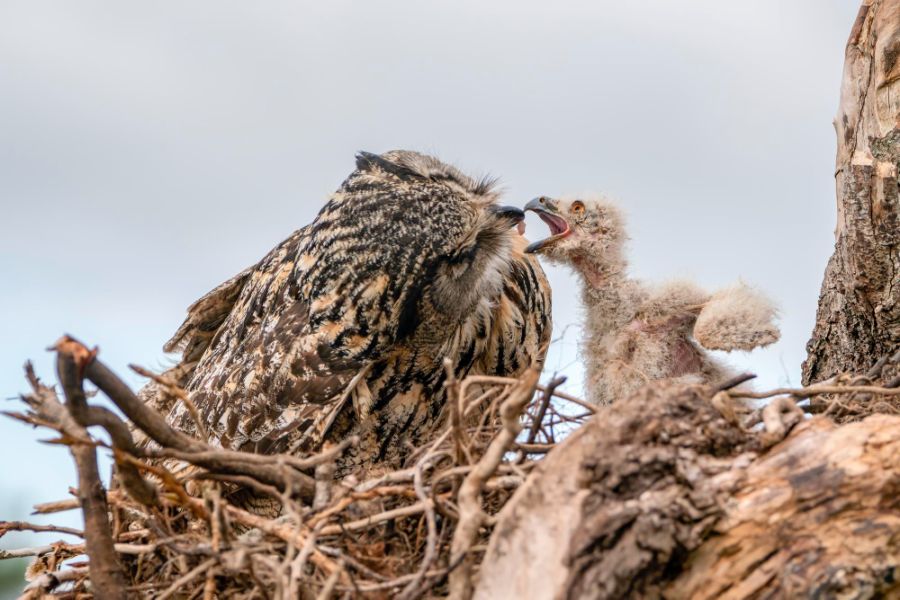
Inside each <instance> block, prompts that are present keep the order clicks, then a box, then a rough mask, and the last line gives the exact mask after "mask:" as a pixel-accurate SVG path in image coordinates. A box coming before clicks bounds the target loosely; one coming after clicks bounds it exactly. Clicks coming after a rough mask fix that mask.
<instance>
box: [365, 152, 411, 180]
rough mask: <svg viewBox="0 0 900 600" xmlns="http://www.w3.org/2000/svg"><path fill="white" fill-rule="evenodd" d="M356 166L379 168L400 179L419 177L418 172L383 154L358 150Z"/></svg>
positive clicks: (368, 169)
mask: <svg viewBox="0 0 900 600" xmlns="http://www.w3.org/2000/svg"><path fill="white" fill-rule="evenodd" d="M356 168H357V169H359V170H360V171H371V170H373V169H379V170H381V171H384V172H385V173H391V174H392V175H395V176H397V177H398V178H400V179H403V180H407V179H410V178H413V177H421V175H420V174H419V173H417V172H416V171H414V170H413V169H411V168H409V167H408V166H406V165H404V164H401V163H399V162H396V161H392V160H390V159H389V158H386V157H385V156H384V155H380V154H374V153H372V152H365V151H360V152H357V154H356Z"/></svg>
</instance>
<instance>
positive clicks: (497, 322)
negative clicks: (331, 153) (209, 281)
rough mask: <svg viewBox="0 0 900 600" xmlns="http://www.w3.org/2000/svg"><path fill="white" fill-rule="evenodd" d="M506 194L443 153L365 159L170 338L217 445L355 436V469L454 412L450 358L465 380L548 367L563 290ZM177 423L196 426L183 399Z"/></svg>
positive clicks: (267, 448) (350, 461)
mask: <svg viewBox="0 0 900 600" xmlns="http://www.w3.org/2000/svg"><path fill="white" fill-rule="evenodd" d="M496 197H497V194H496V192H494V191H493V190H492V188H491V187H490V185H489V184H488V183H485V182H476V181H474V180H472V179H469V178H468V177H466V176H465V175H463V174H461V173H459V172H458V171H457V170H456V169H454V168H453V167H449V166H447V165H444V164H443V163H440V162H439V161H437V160H436V159H433V158H430V157H426V156H422V155H419V154H415V153H409V152H391V153H387V154H385V155H382V156H374V155H368V154H362V155H360V157H359V158H358V162H357V170H356V171H354V172H353V173H352V174H351V175H350V177H349V178H348V179H347V180H346V181H345V182H344V184H343V185H342V186H341V188H340V189H339V190H338V192H337V193H335V194H334V195H333V196H332V198H331V199H330V201H329V202H328V203H327V204H326V205H325V206H324V207H323V209H322V210H321V211H320V213H319V215H318V216H317V217H316V219H315V220H314V221H313V222H312V223H311V224H309V225H307V226H306V227H303V228H302V229H300V230H298V231H296V232H295V233H294V234H293V235H291V236H290V237H289V238H288V239H286V240H285V241H284V242H282V243H281V244H280V245H279V246H277V247H276V248H275V249H273V250H272V251H271V252H269V254H268V255H267V256H266V257H265V258H263V259H262V260H261V261H260V262H259V263H257V264H256V265H255V266H253V267H251V268H250V269H247V270H245V271H244V272H242V273H241V274H239V275H237V276H236V277H234V278H232V279H231V280H229V281H227V282H225V283H224V284H222V285H220V286H219V287H217V288H216V289H215V290H213V291H212V292H210V293H209V294H207V295H206V296H205V297H203V298H201V299H200V300H198V301H197V302H196V303H195V304H194V305H192V306H191V308H190V309H189V314H188V317H187V319H186V321H185V323H184V324H183V325H182V327H181V328H180V329H179V330H178V332H177V333H176V334H175V336H174V337H173V339H172V340H171V341H170V342H169V343H168V344H167V346H166V349H167V350H169V351H172V350H176V349H180V350H182V352H183V358H182V363H183V364H182V365H180V367H181V368H182V369H183V370H184V372H185V373H186V374H185V378H184V380H185V383H186V387H187V391H188V393H189V394H190V395H191V398H192V400H193V401H194V403H195V404H196V405H197V407H198V408H199V410H200V412H201V414H202V418H203V419H204V420H205V424H206V426H207V429H208V430H209V434H210V437H211V438H213V439H211V440H210V441H211V442H213V443H216V444H220V445H222V446H223V447H229V448H234V449H242V450H251V451H256V452H263V453H271V452H283V451H298V450H304V451H311V450H315V449H317V448H318V447H319V446H320V444H321V443H322V442H323V441H325V440H327V439H340V438H341V437H343V436H346V435H350V434H357V435H360V437H361V443H360V444H359V445H358V446H357V448H355V449H353V450H352V451H351V452H350V454H349V456H348V457H346V458H345V464H343V465H341V467H342V469H343V470H349V469H351V468H355V467H356V466H360V465H363V464H365V463H371V462H381V461H385V460H394V459H396V458H397V456H398V452H401V450H400V448H401V446H403V445H404V444H405V443H406V442H409V443H413V444H414V443H416V440H417V437H418V435H419V434H420V433H422V432H424V431H426V430H427V428H428V425H429V424H433V423H434V422H436V420H437V419H438V417H439V415H440V414H441V410H442V408H443V404H444V393H443V388H442V383H443V378H444V368H443V365H442V361H443V358H444V357H445V356H446V357H449V358H450V359H451V361H453V364H454V367H455V371H456V374H457V375H458V376H463V375H465V374H467V373H470V372H476V373H483V374H497V375H508V376H515V375H518V374H519V373H521V372H522V371H523V370H524V369H525V368H527V367H528V366H530V365H531V364H532V363H535V362H537V363H540V362H541V361H542V360H543V356H544V353H545V351H546V346H547V343H548V340H549V336H550V329H551V325H550V294H549V286H548V284H547V281H546V279H545V277H544V273H543V271H542V270H541V268H540V266H539V265H538V264H537V262H536V260H534V259H533V258H532V257H531V256H528V255H525V254H524V253H523V250H524V247H525V243H524V240H523V239H522V238H521V237H520V236H518V235H517V234H516V232H515V229H514V228H513V227H512V226H511V225H512V224H511V223H509V222H506V221H504V220H503V219H504V218H507V217H506V216H504V215H503V214H502V213H497V212H496V211H494V210H491V209H492V207H495V206H496V205H495V200H496ZM498 215H499V216H498ZM195 361H196V365H191V364H190V363H193V362H195ZM169 420H170V422H173V423H174V424H176V425H177V426H178V427H180V428H182V429H184V430H187V431H190V432H194V425H193V420H192V419H191V417H190V416H189V414H188V413H187V410H186V409H185V407H184V406H183V405H182V404H181V403H178V404H176V405H175V407H174V408H173V409H172V411H171V413H170V416H169Z"/></svg>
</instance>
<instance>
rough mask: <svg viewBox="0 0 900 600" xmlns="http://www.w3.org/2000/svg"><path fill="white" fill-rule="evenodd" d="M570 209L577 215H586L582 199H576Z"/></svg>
mask: <svg viewBox="0 0 900 600" xmlns="http://www.w3.org/2000/svg"><path fill="white" fill-rule="evenodd" d="M570 210H571V211H572V214H573V215H575V216H576V217H582V216H584V203H583V202H581V201H580V200H576V201H575V202H573V203H572V208H571V209H570Z"/></svg>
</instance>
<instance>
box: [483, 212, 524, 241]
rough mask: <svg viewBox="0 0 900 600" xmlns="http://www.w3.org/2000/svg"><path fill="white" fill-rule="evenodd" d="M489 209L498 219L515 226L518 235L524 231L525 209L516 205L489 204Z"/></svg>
mask: <svg viewBox="0 0 900 600" xmlns="http://www.w3.org/2000/svg"><path fill="white" fill-rule="evenodd" d="M490 210H491V212H493V213H494V215H495V216H496V217H497V218H498V219H502V220H503V221H506V222H507V223H509V226H510V227H513V226H515V228H516V231H518V232H519V235H521V234H523V233H525V211H523V210H522V209H521V208H519V207H518V206H496V205H491V207H490Z"/></svg>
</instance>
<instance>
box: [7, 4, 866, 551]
mask: <svg viewBox="0 0 900 600" xmlns="http://www.w3.org/2000/svg"><path fill="white" fill-rule="evenodd" d="M857 6H858V3H857V2H854V1H851V0H842V1H838V0H790V1H785V0H754V1H752V2H749V1H745V2H721V1H713V0H684V1H681V2H675V1H673V0H637V1H635V0H632V1H630V2H621V1H615V2H612V1H593V2H587V1H586V2H570V1H556V2H553V3H552V4H551V3H547V2H533V1H523V0H509V1H502V2H485V1H479V2H476V1H464V2H459V1H457V2H448V1H440V2H439V1H433V2H415V1H412V0H409V1H380V2H347V1H329V2H321V1H320V2H283V1H270V2H266V3H246V2H233V1H222V0H217V1H212V0H207V1H194V2H189V3H185V2H177V3H176V2H152V3H147V2H114V3H113V2H91V1H82V2H78V3H74V2H63V1H59V2H45V1H41V0H21V1H17V0H3V1H2V2H0V206H2V215H3V217H2V220H0V223H2V227H3V235H2V236H0V274H2V277H3V282H4V284H5V290H4V292H5V293H3V294H2V296H0V315H2V317H0V338H2V340H3V343H2V344H0V389H2V395H3V397H11V396H14V395H15V394H16V393H17V392H19V391H22V390H23V389H24V383H23V380H22V377H21V370H20V367H21V364H22V362H23V361H24V360H25V359H26V358H29V357H30V358H33V359H35V361H36V363H37V366H38V368H39V371H40V373H42V374H43V375H44V376H45V378H46V379H49V380H52V366H51V363H50V360H49V355H48V354H47V353H46V352H44V350H43V349H44V347H45V346H47V345H48V344H49V343H51V342H53V341H54V340H55V339H56V337H58V335H59V334H60V333H62V332H70V333H72V334H74V335H76V336H80V337H81V338H83V339H84V340H85V341H86V342H89V343H91V344H99V345H100V348H101V351H102V357H103V358H104V359H105V360H106V361H107V362H108V363H109V364H110V365H112V366H113V367H115V368H116V369H117V370H118V371H119V372H120V373H123V374H127V371H126V367H125V365H126V364H127V363H129V362H136V363H140V364H143V365H146V366H150V367H157V368H158V367H162V366H164V365H165V364H167V360H169V359H167V358H166V357H165V356H164V355H163V354H162V352H161V345H162V343H163V342H164V341H165V340H166V339H167V338H168V336H169V335H170V334H171V333H172V332H173V331H174V330H175V328H176V327H177V326H178V325H179V323H180V322H181V319H182V317H183V315H184V309H185V307H186V306H187V305H188V304H190V303H191V302H192V301H193V300H194V299H196V298H197V297H199V296H200V295H201V294H203V293H204V292H206V291H207V290H208V289H210V288H211V287H213V286H215V285H216V284H218V283H219V282H221V281H223V280H224V279H226V278H228V277H229V276H231V275H232V274H234V273H236V272H238V271H239V270H241V269H242V268H244V267H245V266H247V265H249V264H251V263H253V262H255V261H256V260H257V259H258V258H260V257H261V256H262V255H263V254H265V253H266V251H267V250H268V249H270V248H271V247H272V246H274V245H275V244H276V243H277V242H278V241H280V240H281V239H282V238H284V237H285V236H287V235H288V234H289V233H290V232H291V231H292V230H294V229H296V228H297V227H299V226H301V225H303V224H305V223H307V222H308V221H309V220H310V219H312V217H313V216H314V215H315V213H316V211H317V210H318V208H319V207H320V206H321V204H322V203H323V201H324V199H325V197H326V195H327V194H328V193H329V192H331V191H333V190H334V189H335V188H336V187H337V186H338V184H339V183H340V182H341V180H342V179H343V178H344V176H345V175H346V174H347V173H348V172H349V171H350V170H351V168H352V166H353V155H354V153H355V152H356V151H357V150H360V149H365V150H370V151H383V150H388V149H392V148H410V149H417V150H423V151H428V152H433V153H435V154H437V155H438V156H440V157H441V158H443V159H445V160H448V161H451V162H454V163H456V164H458V165H459V166H460V167H462V168H463V169H465V170H468V171H471V172H474V173H485V172H490V173H492V174H494V175H498V176H499V177H501V179H502V181H503V182H504V184H505V186H506V189H507V190H508V194H507V200H508V201H509V202H510V203H511V204H522V203H524V202H525V201H526V200H527V199H529V198H531V197H533V196H535V195H538V194H549V195H554V194H560V193H564V192H581V191H602V192H607V193H609V194H611V195H613V196H614V197H615V198H617V199H619V200H620V202H621V204H622V205H623V206H624V207H625V209H626V212H627V214H628V215H629V217H630V219H629V220H630V224H631V237H632V244H631V249H632V252H631V255H632V258H633V261H632V262H633V270H634V272H635V273H636V274H637V275H639V276H642V277H646V278H648V279H658V278H669V277H678V276H690V277H694V278H696V279H697V280H698V281H700V282H702V283H703V284H705V285H709V286H719V285H724V284H727V283H729V282H731V281H733V280H735V279H736V278H738V277H742V278H744V279H745V280H747V281H750V282H753V283H756V284H758V285H760V286H761V287H762V288H763V289H765V290H767V291H768V292H769V293H770V294H771V295H772V296H773V297H774V298H776V299H777V300H778V302H779V304H780V305H781V307H782V309H783V313H784V320H783V333H784V338H783V341H782V342H780V343H779V344H777V345H776V346H774V347H772V348H770V349H767V350H764V351H758V352H756V353H753V354H751V355H736V356H734V357H732V359H731V362H732V363H733V364H735V365H739V366H742V367H745V368H747V369H750V370H755V371H756V372H758V373H759V375H760V380H761V382H760V384H759V385H760V386H761V387H764V386H771V385H776V384H779V383H784V382H786V381H790V382H792V383H798V381H799V364H800V362H801V361H802V360H803V358H804V356H805V352H804V344H805V343H806V340H807V338H808V336H809V333H810V331H811V329H812V324H813V319H814V314H815V307H816V299H817V296H818V289H819V283H820V281H821V276H822V272H823V269H824V266H825V263H826V261H827V258H828V256H829V255H830V252H831V249H832V244H833V237H832V231H833V227H834V182H833V177H832V172H833V164H834V145H835V144H834V133H833V130H832V126H831V119H832V117H833V115H834V113H835V109H836V106H837V100H838V90H839V82H840V74H841V65H842V62H843V47H844V42H845V40H846V37H847V35H848V33H849V30H850V26H851V24H852V22H853V18H854V16H855V13H856V10H857ZM528 225H529V232H530V233H531V234H532V235H533V236H543V235H544V234H545V233H546V229H545V228H544V226H543V225H542V224H541V223H540V222H539V221H537V220H536V219H535V220H533V219H532V218H531V217H529V222H528ZM551 280H552V283H553V285H554V303H555V322H556V327H557V332H558V333H559V332H561V331H562V330H563V328H564V326H565V324H567V323H573V322H577V320H578V314H577V310H578V309H577V290H576V288H575V285H574V279H573V278H572V276H571V275H570V274H569V273H567V272H565V271H556V270H554V271H552V272H551ZM577 340H578V331H577V330H575V329H570V330H569V331H568V332H567V335H566V337H565V339H564V340H563V341H562V342H561V343H560V344H558V345H557V347H556V348H555V349H554V351H553V354H552V355H551V357H550V360H549V363H548V366H549V368H551V369H564V370H565V371H566V372H567V373H569V374H571V375H572V379H573V381H572V383H571V384H570V389H573V390H574V391H578V388H579V387H580V383H579V381H580V366H579V365H578V364H573V361H574V360H575V349H576V344H577ZM128 379H129V381H131V382H133V383H134V384H135V385H137V384H138V383H139V380H138V378H136V377H132V376H130V375H129V377H128ZM13 406H14V403H6V406H4V408H12V407H13ZM41 437H47V436H46V434H44V433H41V432H32V431H29V430H27V429H25V428H24V427H22V426H19V425H17V424H14V423H12V422H10V421H8V420H5V419H4V420H0V473H2V476H0V498H2V499H4V500H6V502H2V501H0V506H2V505H3V504H14V505H15V510H13V511H11V512H12V513H13V514H9V512H10V511H9V509H7V513H6V514H5V515H2V516H5V517H22V516H24V515H25V514H27V511H28V506H29V505H30V504H31V503H33V502H34V501H36V500H37V499H41V500H50V499H55V498H57V497H60V496H61V495H62V492H63V491H64V490H65V486H66V484H68V483H71V482H72V481H73V480H74V477H73V474H72V467H71V465H70V461H69V458H68V455H67V454H66V453H65V451H63V450H62V449H60V448H53V447H47V446H38V445H36V444H35V443H34V440H35V439H37V438H41ZM64 482H65V483H64ZM2 516H0V518H2ZM53 520H55V521H60V520H62V519H61V518H56V519H53ZM4 543H7V544H8V542H6V541H4Z"/></svg>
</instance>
